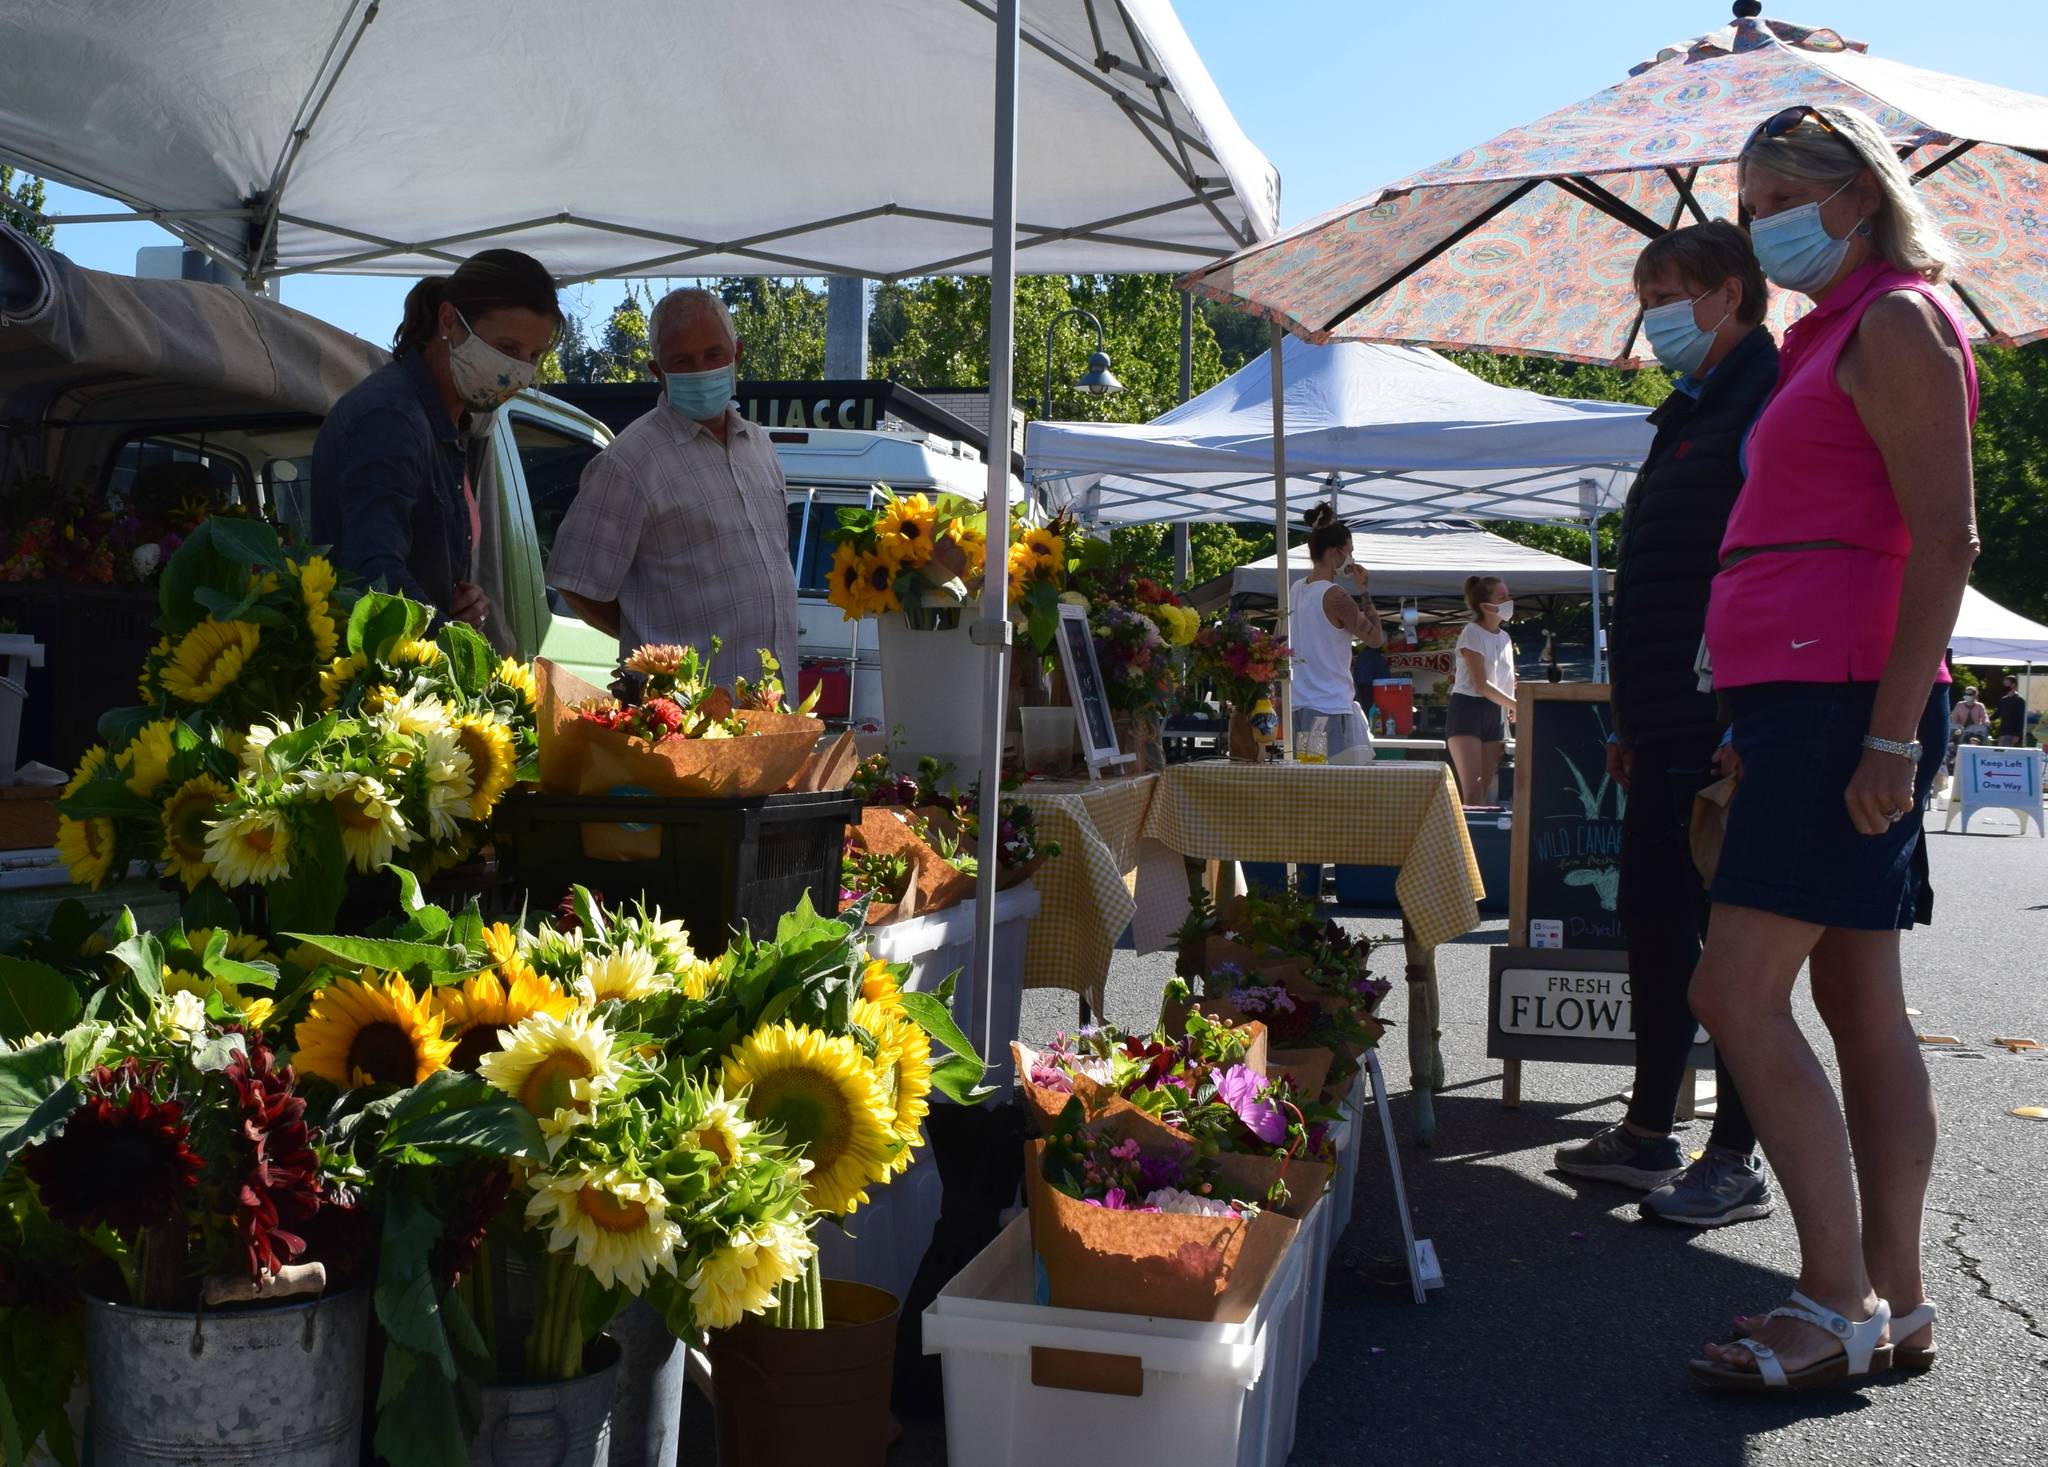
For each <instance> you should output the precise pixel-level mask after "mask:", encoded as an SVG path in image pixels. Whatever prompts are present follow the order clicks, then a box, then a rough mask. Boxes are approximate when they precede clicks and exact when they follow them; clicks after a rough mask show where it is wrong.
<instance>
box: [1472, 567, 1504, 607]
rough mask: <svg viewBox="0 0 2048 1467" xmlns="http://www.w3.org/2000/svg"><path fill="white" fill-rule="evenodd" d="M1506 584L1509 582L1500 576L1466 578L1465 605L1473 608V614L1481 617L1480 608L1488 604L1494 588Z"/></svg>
mask: <svg viewBox="0 0 2048 1467" xmlns="http://www.w3.org/2000/svg"><path fill="white" fill-rule="evenodd" d="M1506 584H1507V582H1506V581H1503V580H1502V579H1501V578H1500V577H1499V576H1467V577H1465V604H1466V605H1467V606H1468V607H1470V608H1471V610H1472V614H1473V615H1474V616H1477V615H1479V608H1480V607H1481V606H1483V605H1485V604H1486V600H1487V597H1488V596H1489V595H1490V594H1491V593H1492V591H1493V588H1494V587H1495V586H1504V585H1506Z"/></svg>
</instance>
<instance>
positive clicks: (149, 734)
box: [114, 718, 178, 799]
mask: <svg viewBox="0 0 2048 1467" xmlns="http://www.w3.org/2000/svg"><path fill="white" fill-rule="evenodd" d="M176 727H177V725H176V724H174V723H173V722H172V721H171V720H170V719H168V718H159V719H157V720H155V721H154V722H152V723H145V724H144V725H143V726H142V728H141V730H140V731H139V732H138V733H137V734H136V735H135V741H134V742H133V743H131V744H130V745H129V746H128V747H127V748H125V749H123V750H122V751H121V756H120V758H118V759H116V760H115V761H114V762H115V764H116V765H118V766H119V767H120V768H122V769H125V770H127V771H128V778H127V781H126V782H127V785H128V788H129V789H130V790H131V791H133V792H134V793H135V794H138V795H141V796H142V797H143V798H144V799H147V798H148V797H149V796H151V795H153V794H155V793H156V790H157V786H158V785H160V784H162V783H163V782H164V781H165V780H167V779H169V778H170V777H171V760H172V759H174V758H176V757H177V754H178V748H177V745H176V744H175V743H174V742H173V741H172V738H171V735H172V732H173V731H174V730H175V729H176Z"/></svg>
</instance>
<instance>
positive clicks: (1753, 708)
mask: <svg viewBox="0 0 2048 1467" xmlns="http://www.w3.org/2000/svg"><path fill="white" fill-rule="evenodd" d="M1737 173H1738V184H1739V188H1740V196H1741V200H1742V209H1743V212H1744V216H1745V218H1747V219H1750V220H1751V221H1753V222H1751V224H1750V239H1751V242H1752V244H1753V245H1754V246H1755V249H1756V254H1757V260H1758V262H1759V263H1760V264H1761V265H1762V266H1763V271H1764V275H1765V277H1766V278H1768V279H1769V280H1770V281H1771V283H1772V284H1774V285H1776V286H1778V287H1779V288H1780V289H1783V290H1796V291H1799V292H1801V293H1802V294H1804V295H1806V296H1808V297H1809V298H1810V299H1811V300H1812V302H1813V309H1812V310H1811V311H1809V312H1808V313H1807V314H1806V315H1804V316H1801V317H1800V318H1799V319H1798V320H1797V321H1795V322H1793V324H1792V325H1791V327H1790V328H1788V330H1787V331H1786V333H1785V342H1784V346H1783V348H1782V351H1781V355H1780V362H1779V376H1778V385H1777V387H1776V389H1775V390H1774V391H1773V392H1772V394H1771V397H1770V400H1769V401H1768V402H1767V403H1766V404H1765V405H1764V411H1763V415H1762V416H1761V417H1760V418H1758V420H1757V424H1756V427H1755V428H1754V429H1753V430H1752V431H1751V433H1750V436H1749V443H1748V450H1747V452H1748V463H1749V475H1748V481H1747V483H1745V484H1744V486H1743V490H1742V496H1741V498H1740V499H1738V500H1737V501H1736V505H1735V512H1734V514H1733V515H1731V516H1730V517H1729V521H1728V535H1727V538H1726V539H1725V540H1724V541H1723V542H1722V545H1721V572H1720V574H1719V575H1717V576H1716V577H1715V578H1714V586H1713V592H1712V596H1711V599H1710V601H1709V605H1708V609H1707V651H1708V654H1709V657H1710V658H1711V660H1712V663H1713V673H1714V685H1715V688H1716V690H1717V691H1718V692H1720V693H1721V694H1722V695H1723V696H1724V697H1726V699H1727V700H1728V707H1729V710H1730V711H1731V713H1732V714H1733V718H1734V721H1733V725H1732V729H1731V733H1732V750H1733V752H1732V754H1731V755H1730V756H1729V758H1730V761H1731V762H1732V763H1733V764H1734V765H1735V766H1736V768H1737V771H1738V772H1739V775H1740V778H1741V786H1740V788H1739V790H1738V792H1737V793H1736V796H1735V798H1734V800H1733V802H1732V803H1731V804H1730V806H1729V809H1728V814H1727V825H1726V830H1725V833H1724V837H1723V842H1722V847H1721V858H1720V865H1719V869H1718V870H1717V871H1716V873H1715V876H1714V882H1713V889H1712V898H1713V915H1712V920H1711V922H1710V924H1709V926H1708V928H1707V945H1706V951H1705V953H1704V954H1703V955H1702V956H1701V958H1700V965H1699V970H1698V971H1697V972H1696V973H1695V974H1694V975H1693V985H1692V1002H1693V1009H1694V1011H1695V1012H1696V1013H1697V1014H1698V1015H1699V1017H1700V1020H1701V1022H1702V1023H1704V1024H1705V1025H1706V1026H1707V1031H1708V1032H1709V1033H1710V1034H1712V1035H1713V1038H1714V1043H1715V1045H1716V1046H1717V1047H1718V1048H1719V1050H1720V1052H1721V1056H1722V1059H1723V1060H1724V1061H1725V1062H1726V1063H1727V1065H1728V1066H1729V1068H1730V1069H1732V1070H1733V1071H1734V1073H1735V1078H1736V1080H1737V1081H1738V1082H1740V1084H1741V1086H1742V1093H1743V1096H1744V1098H1745V1099H1746V1100H1747V1102H1748V1105H1749V1113H1750V1118H1751V1119H1752V1120H1753V1121H1754V1122H1755V1124H1756V1129H1757V1134H1758V1135H1759V1136H1761V1137H1762V1138H1763V1144H1764V1152H1765V1154H1766V1155H1767V1156H1769V1157H1770V1161H1771V1169H1772V1171H1773V1172H1774V1173H1775V1174H1776V1177H1777V1181H1778V1185H1779V1186H1780V1187H1782V1188H1783V1189H1784V1192H1785V1200H1786V1203H1787V1205H1788V1206H1789V1207H1790V1209H1791V1212H1792V1219H1793V1223H1794V1225H1795V1226H1796V1228H1797V1230H1798V1234H1799V1255H1800V1267H1799V1287H1798V1290H1797V1292H1795V1293H1794V1294H1793V1295H1792V1297H1791V1299H1790V1300H1789V1301H1788V1302H1787V1303H1786V1304H1785V1305H1784V1306H1782V1307H1781V1308H1778V1309H1773V1310H1771V1311H1770V1312H1769V1313H1768V1314H1766V1315H1765V1316H1764V1317H1762V1318H1761V1319H1754V1318H1752V1319H1747V1320H1746V1321H1745V1326H1746V1329H1747V1333H1748V1337H1747V1338H1745V1339H1743V1340H1741V1341H1739V1342H1737V1343H1735V1344H1720V1343H1716V1344H1710V1345H1708V1346H1707V1347H1706V1358H1705V1359H1695V1360H1694V1361H1693V1362H1692V1370H1693V1373H1694V1374H1695V1376H1696V1377H1698V1378H1700V1379H1701V1380H1702V1381H1703V1382H1704V1383H1705V1384H1707V1385H1710V1386H1713V1387H1717V1388H1723V1389H1737V1390H1749V1391H1756V1390H1773V1391H1778V1392H1783V1391H1786V1390H1806V1389H1813V1388H1816V1387H1821V1386H1826V1385H1830V1384H1832V1383H1834V1382H1837V1381H1841V1380H1845V1379H1856V1378H1860V1377H1863V1376H1866V1375H1868V1374H1870V1373H1871V1372H1872V1371H1874V1370H1881V1369H1884V1368H1886V1367H1897V1368H1903V1369H1907V1370H1924V1369H1928V1368H1931V1367H1932V1366H1933V1364H1934V1306H1933V1305H1932V1304H1930V1303H1927V1302H1925V1301H1926V1299H1927V1292H1926V1283H1925V1280H1924V1279H1923V1277H1922V1273H1921V1259H1920V1244H1921V1213H1922V1210H1923V1208H1924V1206H1925V1204H1926V1197H1927V1181H1928V1176H1929V1174H1930V1172H1931V1171H1932V1169H1933V1165H1934V1148H1935V1115H1934V1095H1933V1091H1932V1090H1931V1089H1930V1088H1929V1086H1928V1082H1927V1067H1926V1065H1925V1064H1924V1063H1923V1062H1922V1060H1921V1057H1920V1047H1919V1045H1918V1044H1917V1043H1916V1042H1915V1039H1914V1035H1913V1027H1912V1024H1911V1022H1910V1021H1909V1020H1908V1019H1907V1017H1906V998H1905V989H1904V983H1903V980H1902V977H1901V974H1900V970H1899V929H1901V928H1904V927H1910V926H1912V925H1914V923H1915V922H1916V921H1919V922H1924V921H1927V920H1928V919H1929V918H1930V917H1931V916H1932V912H1933V906H1932V891H1931V888H1930V887H1929V886H1928V884H1927V879H1926V877H1927V851H1926V842H1925V840H1924V838H1923V834H1922V829H1921V824H1922V815H1923V812H1924V810H1925V808H1926V801H1927V794H1928V791H1929V789H1930V788H1931V787H1932V786H1933V783H1934V779H1935V776H1936V775H1937V774H1938V773H1939V772H1940V769H1941V763H1942V757H1943V755H1944V753H1945V752H1946V750H1947V734H1948V669H1947V668H1946V667H1945V666H1944V665H1943V662H1942V650H1943V644H1944V642H1945V640H1946V638H1947V636H1948V633H1949V630H1950V628H1952V627H1954V626H1955V623H1956V613H1957V610H1958V608H1959V607H1960V606H1961V605H1962V599H1963V588H1964V585H1965V583H1966V582H1967V580H1968V578H1969V573H1970V565H1971V562H1972V561H1974V560H1975V559H1976V556H1977V525H1976V505H1975V501H1974V497H1973V490H1972V487H1971V463H1970V428H1971V424H1972V422H1973V421H1974V420H1975V418H1976V415H1977V369H1976V364H1975V362H1974V360H1973V359H1972V358H1971V355H1970V345H1969V336H1968V333H1967V332H1966V331H1965V329H1964V325H1963V321H1962V318H1961V317H1960V316H1959V315H1958V314H1957V310H1956V307H1955V306H1954V305H1953V304H1951V297H1950V295H1949V292H1947V291H1945V290H1942V289H1941V288H1940V286H1941V282H1942V281H1943V280H1945V279H1946V278H1947V276H1948V273H1949V271H1950V270H1951V269H1952V268H1953V266H1954V261H1955V255H1954V251H1953V249H1952V247H1951V246H1950V245H1949V243H1948V241H1946V240H1945V239H1943V238H1942V235H1941V230H1940V228H1939V226H1938V225H1937V224H1936V222H1935V220H1934V217H1933V215H1932V214H1931V213H1930V212H1929V211H1928V207H1927V204H1926V201H1925V199H1924V198H1923V196H1922V195H1921V193H1920V192H1919V191H1918V190H1917V189H1915V188H1914V187H1913V183H1912V180H1911V179H1910V178H1909V177H1908V176H1907V174H1906V171H1905V169H1904V168H1902V167H1901V166H1900V164H1899V160H1898V155H1897V154H1896V153H1894V152H1893V151H1892V144H1891V142H1890V140H1889V139H1888V138H1887V137H1886V136H1885V134H1884V132H1883V131H1881V130H1880V129H1879V128H1878V126H1877V124H1876V123H1874V122H1872V121H1871V120H1870V119H1869V118H1868V117H1866V116H1865V115H1864V114H1862V113H1861V112H1858V111H1855V110H1854V109H1853V108H1847V107H1835V106H1830V107H1825V108H1815V107H1791V108H1788V109H1786V110H1785V111H1783V112H1780V113H1778V114H1777V115H1775V116H1773V117H1771V118H1769V119H1767V120H1766V121H1764V122H1763V123H1761V124H1760V125H1759V126H1758V127H1757V129H1756V131H1755V132H1754V133H1752V134H1751V135H1750V138H1749V140H1748V142H1747V143H1745V144H1744V146H1743V150H1742V153H1741V156H1740V159H1739V161H1738V165H1737ZM1807 967H1810V971H1811V973H1812V981H1813V1001H1814V1006H1815V1007H1816V1008H1817V1009H1818V1010H1819V1011H1820V1017H1821V1019H1822V1021H1823V1022H1824V1023H1825V1024H1826V1025H1827V1028H1828V1033H1829V1035H1830V1036H1831V1037H1832V1038H1833V1040H1834V1045H1835V1058H1836V1060H1837V1062H1838V1063H1839V1066H1840V1071H1841V1076H1842V1097H1841V1104H1840V1105H1839V1106H1838V1105H1837V1102H1836V1098H1835V1093H1834V1091H1833V1089H1832V1088H1831V1087H1830V1086H1829V1084H1828V1076H1827V1072H1826V1071H1825V1070H1824V1069H1822V1068H1821V1063H1820V1061H1819V1059H1818V1058H1817V1057H1816V1056H1815V1055H1814V1053H1813V1050H1812V1049H1811V1047H1809V1046H1808V1044H1807V1042H1806V1037H1805V1035H1804V1034H1803V1033H1802V1032H1801V1030H1800V1027H1799V1022H1798V1020H1797V1019H1796V1018H1795V1017H1794V1016H1793V1012H1792V990H1793V987H1794V985H1795V984H1797V982H1798V981H1799V974H1800V971H1801V969H1802V968H1807ZM1845 1110H1846V1112H1847V1125H1846V1127H1845V1126H1844V1111H1845ZM1859 1196H1860V1200H1861V1214H1860V1219H1859V1209H1858V1201H1859Z"/></svg>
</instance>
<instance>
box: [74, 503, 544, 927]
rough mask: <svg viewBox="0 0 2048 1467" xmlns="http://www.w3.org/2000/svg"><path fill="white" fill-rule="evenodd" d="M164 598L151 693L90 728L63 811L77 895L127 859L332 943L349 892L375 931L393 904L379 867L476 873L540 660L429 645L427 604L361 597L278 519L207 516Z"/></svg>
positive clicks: (191, 898) (202, 897) (515, 763)
mask: <svg viewBox="0 0 2048 1467" xmlns="http://www.w3.org/2000/svg"><path fill="white" fill-rule="evenodd" d="M160 597H161V602H162V606H163V614H162V616H160V617H159V619H158V623H157V625H158V626H159V628H161V629H162V631H163V633H164V635H163V637H162V639H161V640H160V641H159V642H158V644H157V646H156V648H155V649H154V650H153V651H152V652H151V653H150V655H149V657H148V658H147V659H146V660H145V662H144V665H143V670H142V674H141V678H140V682H139V690H140V692H141V694H142V696H143V699H144V700H145V701H144V703H143V704H142V705H140V706H137V707H133V708H124V709H118V710H116V711H114V712H111V713H109V714H108V715H106V717H105V718H103V719H102V720H101V728H102V731H103V732H104V733H105V734H106V735H107V742H105V743H103V744H101V745H98V746H95V747H94V748H93V749H91V750H89V751H88V752H87V753H86V755H85V757H84V759H83V760H81V762H80V764H79V767H78V769H77V771H76V772H75V773H74V774H73V776H72V778H71V781H70V783H69V784H68V785H67V786H66V791H65V794H64V796H63V798H62V800H61V801H60V802H59V810H60V811H61V812H62V813H61V815H60V819H59V828H58V837H57V839H58V849H59V851H60V853H61V854H62V855H63V857H64V859H65V862H66V864H67V866H68V867H69V870H70V873H71V876H72V879H73V880H74V881H76V882H78V883H79V884H81V885H84V886H89V887H99V886H101V885H103V884H105V882H106V881H107V880H109V879H110V878H111V877H113V876H115V875H117V874H120V873H123V872H125V871H126V870H127V869H128V868H129V864H130V863H131V862H136V861H139V862H142V863H144V865H145V866H146V867H149V868H151V869H155V870H159V871H161V872H162V873H163V874H164V875H165V876H166V877H167V878H170V879H172V880H175V881H177V882H178V883H179V884H180V885H181V886H182V887H183V890H184V897H185V902H186V904H187V907H188V910H191V909H193V903H195V902H197V903H198V904H199V905H198V908H197V910H199V911H200V912H202V913H207V914H215V913H217V912H218V911H219V910H220V909H221V908H222V907H224V906H230V905H232V907H233V908H234V909H235V910H238V911H239V912H240V913H241V915H242V920H243V922H244V924H245V925H253V926H260V927H266V928H268V929H270V930H284V929H291V928H296V929H298V930H301V931H306V930H311V931H324V930H328V929H331V928H332V927H334V926H336V925H338V921H339V919H340V915H341V913H342V909H343V904H344V902H345V901H346V900H348V899H349V898H350V897H351V896H352V895H354V896H356V897H357V898H358V901H359V903H360V908H359V911H358V912H357V913H354V914H352V915H359V916H361V917H362V918H363V920H370V919H373V918H374V917H375V916H377V915H380V914H381V913H382V912H384V911H386V910H389V908H390V906H391V905H392V892H393V888H392V887H391V884H390V882H391V878H390V877H389V875H388V874H386V872H385V869H384V868H386V867H387V866H398V867H402V868H404V869H407V870H409V871H412V872H414V873H415V874H417V875H419V876H421V877H423V878H427V877H433V876H435V875H438V874H441V873H444V872H446V871H448V870H449V869H450V868H452V867H454V866H456V865H458V864H460V863H461V862H463V861H465V860H467V859H468V858H469V857H470V856H471V855H472V854H473V853H474V852H475V850H476V849H477V847H478V846H479V844H480V843H481V842H482V841H483V839H484V837H485V833H486V831H487V829H488V822H489V820H490V817H491V815H492V813H493V812H494V810H495V808H496V806H497V803H498V801H499V799H500V797H501V796H502V795H503V794H504V792H505V791H506V790H507V789H509V788H510V787H511V786H512V785H513V784H514V783H515V782H516V781H517V780H519V779H521V778H528V777H531V775H532V772H533V760H534V755H535V751H536V741H535V734H534V724H533V679H532V672H531V669H530V668H528V667H527V666H526V665H524V664H522V663H518V662H515V661H511V660H509V659H500V658H498V657H497V656H496V655H495V654H494V653H493V652H492V651H491V649H490V646H489V644H488V643H486V642H485V641H484V640H483V638H481V637H480V636H478V635H477V634H476V633H475V632H474V631H472V630H471V629H470V628H468V627H466V626H461V625H451V626H447V627H444V628H443V629H442V630H441V631H440V632H439V633H438V634H437V635H436V636H434V637H433V638H432V639H428V638H427V637H426V636H425V632H426V630H427V626H428V618H429V613H428V611H427V608H425V607H423V606H420V605H418V604H417V603H415V602H411V601H407V600H405V599H403V598H401V597H396V596H386V595H383V594H381V593H372V594H369V595H366V596H363V597H360V598H353V597H351V596H350V595H349V594H348V593H347V592H346V591H344V590H343V589H342V588H341V587H340V585H339V579H338V577H337V576H336V574H335V571H334V569H333V567H332V566H331V565H330V564H329V563H328V562H327V561H326V559H325V558H324V557H322V556H320V555H317V554H314V555H309V556H307V557H306V558H305V559H304V560H303V561H301V560H298V559H295V558H291V557H287V556H285V555H284V554H283V552H282V550H281V549H280V547H279V545H278V542H277V537H276V535H275V533H274V532H272V531H271V530H270V529H269V527H268V526H265V525H262V524H260V523H256V522H252V521H239V520H228V519H219V518H216V519H210V520H208V521H206V522H205V523H204V524H202V525H201V526H200V527H199V528H198V530H197V531H196V532H195V533H194V534H193V535H192V537H191V538H189V539H188V540H186V541H185V542H184V544H183V545H182V546H181V547H180V548H179V550H178V552H177V554H176V555H174V556H173V557H172V558H171V562H170V564H169V565H168V566H167V567H166V569H165V572H164V577H163V583H162V586H161V588H160ZM224 896H225V897H232V899H233V900H232V902H231V903H230V902H229V901H226V900H223V898H224Z"/></svg>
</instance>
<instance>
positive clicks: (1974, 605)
mask: <svg viewBox="0 0 2048 1467" xmlns="http://www.w3.org/2000/svg"><path fill="white" fill-rule="evenodd" d="M1948 645H1949V650H1950V651H1952V652H1953V653H1955V657H1954V659H1953V660H1954V661H1956V662H1959V663H1964V664H1969V665H1974V666H1978V667H2018V666H2031V665H2032V664H2034V663H2037V662H2044V663H2048V627H2044V626H2042V625H2041V624H2040V623H2039V622H2037V621H2028V620H2027V619H2026V618H2025V617H2024V616H2021V615H2020V614H2019V613H2018V612H2017V611H2011V610H2008V609H2007V608H2005V607H2003V606H2000V605H1999V604H1998V603H1997V602H1996V601H1993V600H1992V599H1991V598H1990V597H1989V596H1986V595H1985V594H1984V593H1983V592H1982V591H1980V590H1978V589H1977V588H1976V587H1975V586H1965V587H1964V588H1963V604H1962V608H1961V609H1960V610H1959V611H1958V612H1957V613H1956V630H1955V635H1954V636H1952V637H1950V638H1949V643H1948Z"/></svg>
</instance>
